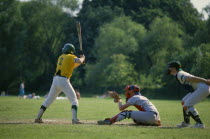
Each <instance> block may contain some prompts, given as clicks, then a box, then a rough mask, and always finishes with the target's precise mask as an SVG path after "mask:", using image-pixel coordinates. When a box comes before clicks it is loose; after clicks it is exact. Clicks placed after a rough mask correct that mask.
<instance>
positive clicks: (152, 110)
mask: <svg viewBox="0 0 210 139" xmlns="http://www.w3.org/2000/svg"><path fill="white" fill-rule="evenodd" d="M125 91H126V92H125V95H126V103H125V104H122V101H121V98H120V96H119V94H117V93H116V92H114V91H110V92H109V94H110V97H112V98H114V102H115V103H118V107H119V110H120V111H122V112H120V113H119V114H117V115H115V116H114V117H112V118H106V119H105V120H100V121H98V124H99V125H111V124H113V123H115V122H119V121H121V120H123V119H126V118H128V119H129V118H131V119H133V121H134V123H136V124H139V125H144V126H146V125H148V126H160V125H161V123H160V115H159V112H158V111H157V109H156V107H155V106H154V105H153V104H152V103H151V102H150V101H149V100H148V99H147V98H146V97H144V96H142V95H141V94H140V87H139V86H137V85H127V86H126V87H125ZM129 106H135V107H136V108H137V109H138V110H139V111H132V110H125V109H126V108H128V107H129Z"/></svg>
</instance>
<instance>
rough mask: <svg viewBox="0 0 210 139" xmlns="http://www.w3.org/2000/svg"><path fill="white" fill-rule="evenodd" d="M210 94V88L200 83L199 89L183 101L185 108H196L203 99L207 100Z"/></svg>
mask: <svg viewBox="0 0 210 139" xmlns="http://www.w3.org/2000/svg"><path fill="white" fill-rule="evenodd" d="M209 94H210V87H209V86H208V85H206V84H203V83H199V84H198V88H197V89H196V90H195V91H194V92H193V93H189V94H187V95H186V96H185V97H184V98H183V99H182V101H183V102H184V105H183V107H184V106H186V107H189V106H194V105H195V104H197V103H199V102H200V101H202V100H203V99H205V98H206V97H207V96H208V95H209Z"/></svg>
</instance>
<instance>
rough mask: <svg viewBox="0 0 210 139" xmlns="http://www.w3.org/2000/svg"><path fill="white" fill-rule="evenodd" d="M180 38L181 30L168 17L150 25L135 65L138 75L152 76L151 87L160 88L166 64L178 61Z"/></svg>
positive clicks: (180, 50) (180, 49) (182, 34)
mask: <svg viewBox="0 0 210 139" xmlns="http://www.w3.org/2000/svg"><path fill="white" fill-rule="evenodd" d="M182 36H184V33H183V32H182V30H181V29H180V28H179V26H178V25H177V24H176V23H174V22H173V21H172V20H171V19H170V18H168V17H164V18H156V19H155V20H154V21H153V23H152V24H151V25H150V31H149V32H148V33H147V35H146V36H145V37H144V39H143V42H142V45H141V47H140V48H139V52H140V53H139V56H138V61H136V63H137V65H139V67H138V69H139V71H140V73H143V74H147V75H148V76H149V77H150V76H152V78H153V81H152V83H153V85H155V86H159V87H161V86H162V85H163V84H164V82H162V78H163V77H164V69H165V68H166V64H167V63H168V62H169V61H170V60H179V59H180V55H182V53H183V52H184V48H183V40H182ZM150 78H151V77H150ZM146 82H147V81H146Z"/></svg>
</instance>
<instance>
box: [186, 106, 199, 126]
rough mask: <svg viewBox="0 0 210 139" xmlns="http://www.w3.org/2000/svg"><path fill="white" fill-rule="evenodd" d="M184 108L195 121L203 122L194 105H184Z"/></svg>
mask: <svg viewBox="0 0 210 139" xmlns="http://www.w3.org/2000/svg"><path fill="white" fill-rule="evenodd" d="M184 109H185V110H186V112H187V113H188V114H189V115H190V116H191V117H192V118H193V119H194V120H195V121H196V122H197V123H200V124H203V123H202V121H201V119H200V117H199V113H198V111H197V110H196V109H195V108H194V107H192V106H184Z"/></svg>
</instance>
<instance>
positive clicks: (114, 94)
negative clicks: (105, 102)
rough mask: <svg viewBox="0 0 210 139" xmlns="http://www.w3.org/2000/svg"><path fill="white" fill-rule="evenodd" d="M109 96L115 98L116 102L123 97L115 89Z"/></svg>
mask: <svg viewBox="0 0 210 139" xmlns="http://www.w3.org/2000/svg"><path fill="white" fill-rule="evenodd" d="M109 96H110V97H111V98H113V99H114V102H115V103H117V102H119V100H120V99H121V97H120V95H119V94H118V93H117V92H115V91H109Z"/></svg>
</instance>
